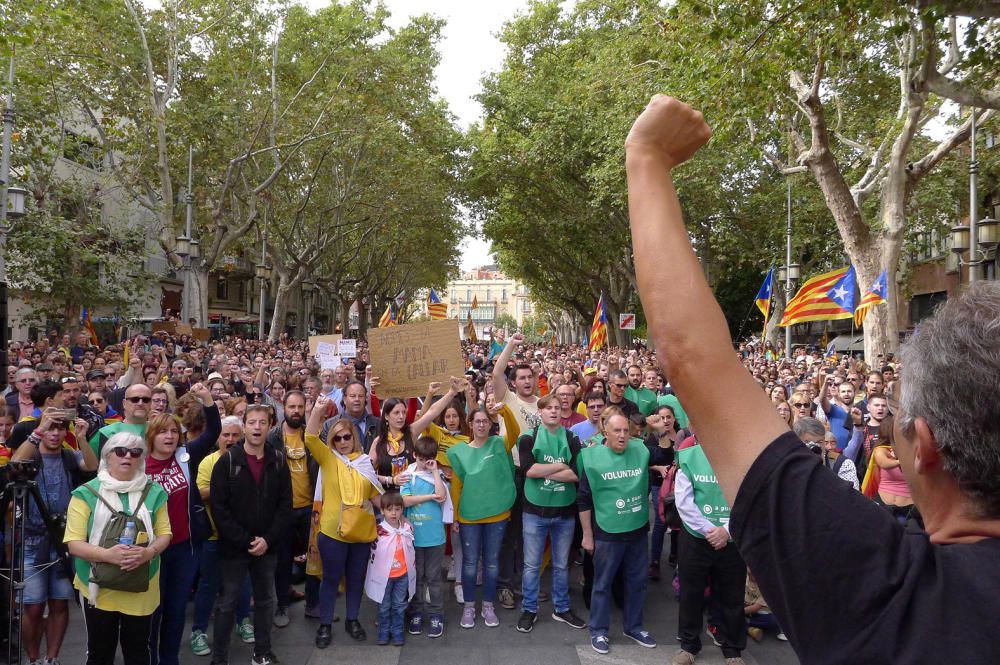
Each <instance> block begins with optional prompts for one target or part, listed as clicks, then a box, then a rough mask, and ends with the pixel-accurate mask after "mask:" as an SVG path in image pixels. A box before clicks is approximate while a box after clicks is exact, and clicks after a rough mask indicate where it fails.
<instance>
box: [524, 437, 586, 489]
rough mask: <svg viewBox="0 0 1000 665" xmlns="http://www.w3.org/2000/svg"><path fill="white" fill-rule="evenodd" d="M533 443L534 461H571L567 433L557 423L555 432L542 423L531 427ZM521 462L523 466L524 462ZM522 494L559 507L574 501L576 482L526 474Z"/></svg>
mask: <svg viewBox="0 0 1000 665" xmlns="http://www.w3.org/2000/svg"><path fill="white" fill-rule="evenodd" d="M533 433H534V436H535V443H534V445H533V446H532V448H531V452H532V454H533V455H534V457H535V462H538V463H541V464H554V463H556V462H562V463H563V464H567V465H571V464H572V459H573V453H572V451H571V450H570V447H569V440H568V439H567V437H566V428H564V427H559V429H558V430H556V432H555V434H553V433H552V432H549V430H547V429H546V428H544V427H539V428H537V429H536V430H534V431H533ZM523 464H524V463H523V462H522V466H523ZM524 498H525V499H527V500H528V501H530V502H531V503H533V504H534V505H536V506H539V507H542V508H550V507H552V508H562V507H565V506H568V505H570V504H572V503H573V502H574V501H576V483H564V482H560V481H558V480H549V479H548V478H525V479H524Z"/></svg>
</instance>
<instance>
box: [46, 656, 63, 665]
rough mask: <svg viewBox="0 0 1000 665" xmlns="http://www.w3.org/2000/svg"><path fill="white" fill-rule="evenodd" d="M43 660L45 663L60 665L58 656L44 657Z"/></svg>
mask: <svg viewBox="0 0 1000 665" xmlns="http://www.w3.org/2000/svg"><path fill="white" fill-rule="evenodd" d="M43 662H44V663H45V665H62V663H61V662H59V659H58V658H46V659H45V660H44V661H43Z"/></svg>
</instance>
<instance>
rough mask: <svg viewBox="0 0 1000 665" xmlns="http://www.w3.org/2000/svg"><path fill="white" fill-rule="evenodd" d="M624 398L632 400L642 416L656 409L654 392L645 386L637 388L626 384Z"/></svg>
mask: <svg viewBox="0 0 1000 665" xmlns="http://www.w3.org/2000/svg"><path fill="white" fill-rule="evenodd" d="M625 399H627V400H629V401H631V402H634V403H635V405H636V406H637V407H639V413H641V414H642V415H644V416H648V415H649V414H651V413H652V412H653V411H656V407H657V401H656V393H654V392H653V391H652V390H650V389H649V388H647V387H645V386H641V387H639V388H633V387H632V386H628V387H627V388H625Z"/></svg>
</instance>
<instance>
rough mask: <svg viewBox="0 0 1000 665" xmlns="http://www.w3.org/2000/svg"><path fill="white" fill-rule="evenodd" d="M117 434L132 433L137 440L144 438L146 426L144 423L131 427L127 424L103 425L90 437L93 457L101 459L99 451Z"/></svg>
mask: <svg viewBox="0 0 1000 665" xmlns="http://www.w3.org/2000/svg"><path fill="white" fill-rule="evenodd" d="M118 432H132V433H133V434H137V435H139V438H145V437H146V425H145V423H143V424H141V425H131V424H129V423H124V422H122V423H111V424H110V425H105V426H104V427H102V428H101V429H99V430H97V432H96V433H95V434H94V436H92V437H90V447H91V448H93V450H94V455H95V456H97V459H101V449H102V448H103V447H104V443H105V442H106V441H107V440H108V439H110V438H111V437H112V436H114V435H115V434H118Z"/></svg>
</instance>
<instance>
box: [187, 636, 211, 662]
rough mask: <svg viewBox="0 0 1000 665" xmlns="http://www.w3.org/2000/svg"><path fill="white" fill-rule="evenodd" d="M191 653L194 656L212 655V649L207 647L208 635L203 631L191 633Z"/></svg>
mask: <svg viewBox="0 0 1000 665" xmlns="http://www.w3.org/2000/svg"><path fill="white" fill-rule="evenodd" d="M191 653H193V654H194V655H196V656H207V655H208V654H210V653H212V647H210V646H208V635H206V634H205V632H204V631H201V630H195V631H192V632H191Z"/></svg>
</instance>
